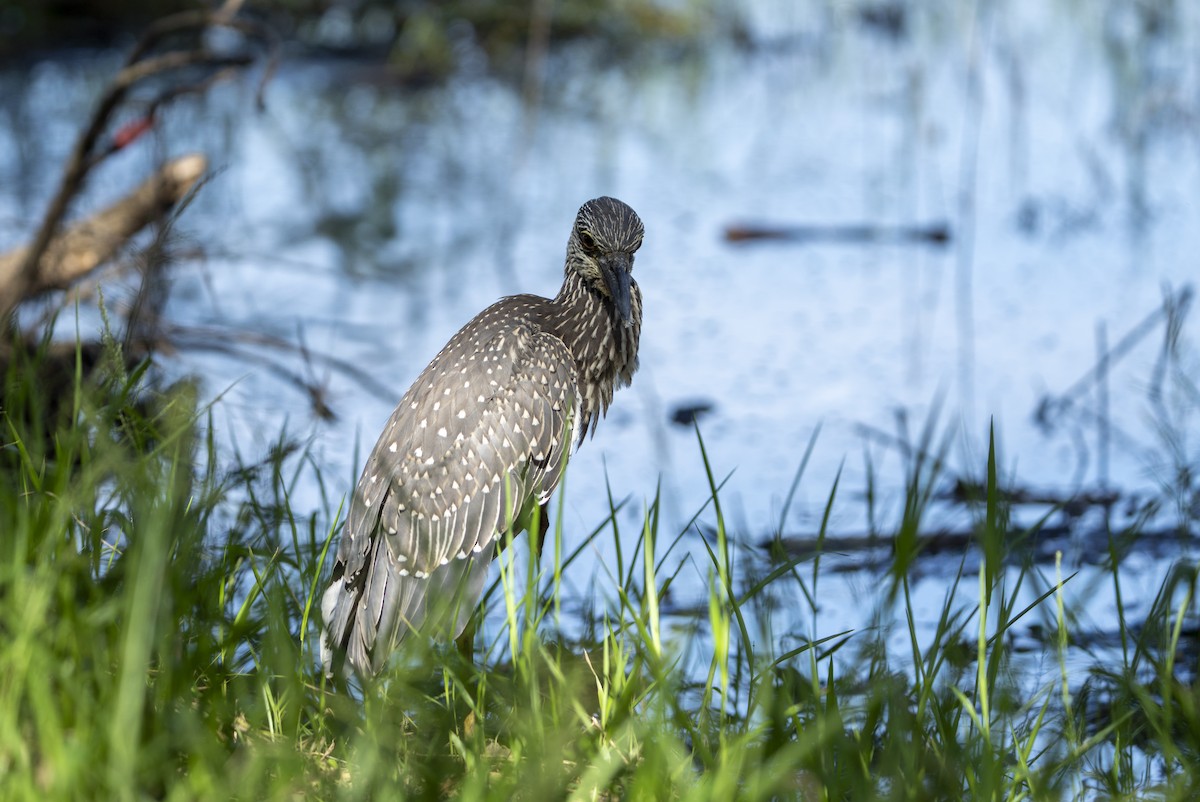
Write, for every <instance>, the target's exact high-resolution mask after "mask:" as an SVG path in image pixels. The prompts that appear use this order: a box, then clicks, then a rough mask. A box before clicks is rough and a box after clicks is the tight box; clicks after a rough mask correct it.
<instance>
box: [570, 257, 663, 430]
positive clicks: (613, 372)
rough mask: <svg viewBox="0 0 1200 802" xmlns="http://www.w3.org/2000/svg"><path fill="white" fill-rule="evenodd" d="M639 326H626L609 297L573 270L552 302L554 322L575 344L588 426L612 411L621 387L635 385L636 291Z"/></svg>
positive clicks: (586, 424)
mask: <svg viewBox="0 0 1200 802" xmlns="http://www.w3.org/2000/svg"><path fill="white" fill-rule="evenodd" d="M632 295H633V298H632V299H631V300H632V301H633V304H632V307H633V325H632V326H626V325H624V323H623V322H622V321H621V320H620V318H619V316H618V314H617V311H616V309H615V308H614V306H613V303H612V301H610V300H609V299H608V298H607V297H606V296H604V295H602V294H600V293H599V292H597V291H596V290H594V289H592V288H591V287H588V286H587V284H586V283H585V282H584V281H583V279H582V278H581V277H580V276H579V274H578V273H576V272H574V271H571V270H569V271H567V275H566V278H565V279H564V280H563V285H562V289H560V290H559V292H558V296H557V297H556V298H555V299H554V301H553V302H552V303H551V304H550V306H551V309H552V312H551V318H552V321H551V326H552V327H553V328H554V329H555V330H556V332H557V334H558V336H559V337H561V338H562V340H563V342H564V343H565V344H566V346H567V347H568V348H569V349H571V354H572V355H573V356H574V357H575V365H576V369H577V371H578V374H577V375H578V376H579V379H580V384H581V387H580V390H581V392H582V394H583V407H584V408H583V422H584V424H585V426H584V431H585V432H586V429H587V428H590V427H591V426H593V425H595V422H596V420H597V419H598V418H599V416H600V415H602V414H604V413H605V412H606V411H607V410H608V405H609V404H610V403H611V402H612V397H613V392H614V391H615V390H616V389H617V387H622V386H624V385H627V384H629V382H630V380H631V379H632V378H633V373H634V371H635V370H637V347H638V335H639V333H640V331H641V312H642V304H641V295H640V293H639V292H638V290H637V285H634V287H633V290H632Z"/></svg>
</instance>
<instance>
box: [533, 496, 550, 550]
mask: <svg viewBox="0 0 1200 802" xmlns="http://www.w3.org/2000/svg"><path fill="white" fill-rule="evenodd" d="M549 528H550V502H549V501H547V502H546V503H545V504H543V505H542V506H541V507H540V508H539V509H538V536H537V551H535V552H534V553H533V556H534V559H535V560H537V561H539V562H540V561H541V559H542V546H543V545H544V544H545V543H546V530H547V529H549Z"/></svg>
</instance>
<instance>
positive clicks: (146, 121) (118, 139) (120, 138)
mask: <svg viewBox="0 0 1200 802" xmlns="http://www.w3.org/2000/svg"><path fill="white" fill-rule="evenodd" d="M153 127H154V118H153V117H149V116H147V117H139V118H137V119H136V120H130V121H129V122H127V123H125V124H124V125H122V126H121V127H120V128H118V129H117V132H116V133H115V134H113V140H112V147H113V150H120V149H121V148H123V147H126V146H127V145H130V144H132V143H133V142H134V141H135V140H137V139H138V137H140V136H141V135H142V134H144V133H146V132H147V131H149V130H150V129H151V128H153Z"/></svg>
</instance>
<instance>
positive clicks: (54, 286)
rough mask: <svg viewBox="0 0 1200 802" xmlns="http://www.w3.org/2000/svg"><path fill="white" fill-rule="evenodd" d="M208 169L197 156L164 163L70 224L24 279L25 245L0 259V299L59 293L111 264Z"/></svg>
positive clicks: (26, 257)
mask: <svg viewBox="0 0 1200 802" xmlns="http://www.w3.org/2000/svg"><path fill="white" fill-rule="evenodd" d="M207 168H208V161H207V160H206V159H205V158H204V156H202V155H200V154H191V155H188V156H182V157H180V158H178V159H175V160H174V161H170V162H167V163H166V164H165V165H163V166H162V167H161V168H160V169H159V170H158V172H157V173H156V174H154V175H153V176H151V177H150V178H148V179H146V181H145V182H143V183H142V185H141V186H139V187H138V188H137V189H135V190H133V191H132V192H130V193H129V194H128V195H126V196H125V197H123V198H121V199H120V200H118V201H116V202H115V203H113V204H112V205H110V206H109V207H107V208H105V209H103V210H101V211H99V212H97V213H95V214H93V215H92V216H91V217H88V218H86V219H85V220H82V221H79V222H77V223H74V224H72V225H70V226H68V227H67V228H65V229H64V230H63V231H62V232H61V233H59V234H58V235H57V236H55V237H54V238H53V239H51V240H50V242H49V244H48V245H47V246H46V248H45V250H44V251H43V253H42V256H41V259H40V260H39V261H38V263H37V267H36V269H35V270H34V271H33V273H32V275H31V276H30V277H29V280H28V281H23V280H22V275H21V271H22V269H23V268H24V266H25V263H26V261H27V259H28V258H29V250H30V246H28V245H27V246H24V247H21V248H17V249H16V250H13V251H9V252H8V253H6V254H3V255H0V297H10V296H12V295H16V294H18V285H20V292H19V297H20V298H21V300H29V299H31V298H35V297H37V296H38V295H41V294H43V293H45V292H49V291H51V290H62V289H66V288H67V287H69V286H71V285H72V284H73V283H75V282H76V281H78V280H80V279H82V278H84V277H85V276H87V275H88V274H89V273H91V272H92V271H93V270H95V269H96V268H97V267H100V266H101V265H103V264H105V263H107V262H108V261H110V260H111V259H112V258H113V257H114V256H116V255H117V253H118V252H119V251H120V250H121V248H122V247H123V246H124V245H125V243H126V242H128V241H129V240H130V238H132V237H133V236H134V235H135V234H137V233H138V232H139V231H141V230H142V229H143V228H145V227H146V226H148V225H150V224H151V223H153V222H155V221H157V220H161V219H162V218H163V217H164V216H165V215H166V213H167V212H169V211H170V210H171V209H172V208H173V207H174V206H175V205H176V204H177V203H179V202H180V201H181V200H183V198H184V197H186V196H187V194H188V193H189V192H191V190H192V189H193V187H195V186H196V183H197V182H198V181H199V180H200V177H201V176H203V175H204V172H205V170H207Z"/></svg>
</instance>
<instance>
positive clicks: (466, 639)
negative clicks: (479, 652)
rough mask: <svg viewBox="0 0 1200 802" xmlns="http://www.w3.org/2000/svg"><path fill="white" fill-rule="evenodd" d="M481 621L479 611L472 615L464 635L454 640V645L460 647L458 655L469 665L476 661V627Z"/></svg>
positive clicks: (463, 632)
mask: <svg viewBox="0 0 1200 802" xmlns="http://www.w3.org/2000/svg"><path fill="white" fill-rule="evenodd" d="M478 621H479V611H478V610H476V611H475V612H473V613H471V620H470V621H468V622H467V626H466V628H464V629H463V631H462V634H461V635H459V636H458V637H457V638H455V639H454V645H455V646H457V647H458V653H459V654H461V655H462V656H463V658H464V659H465V660H466V661H467V662H468V663H469V662H471V661H473V660H474V659H475V626H476V624H477V623H478Z"/></svg>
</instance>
